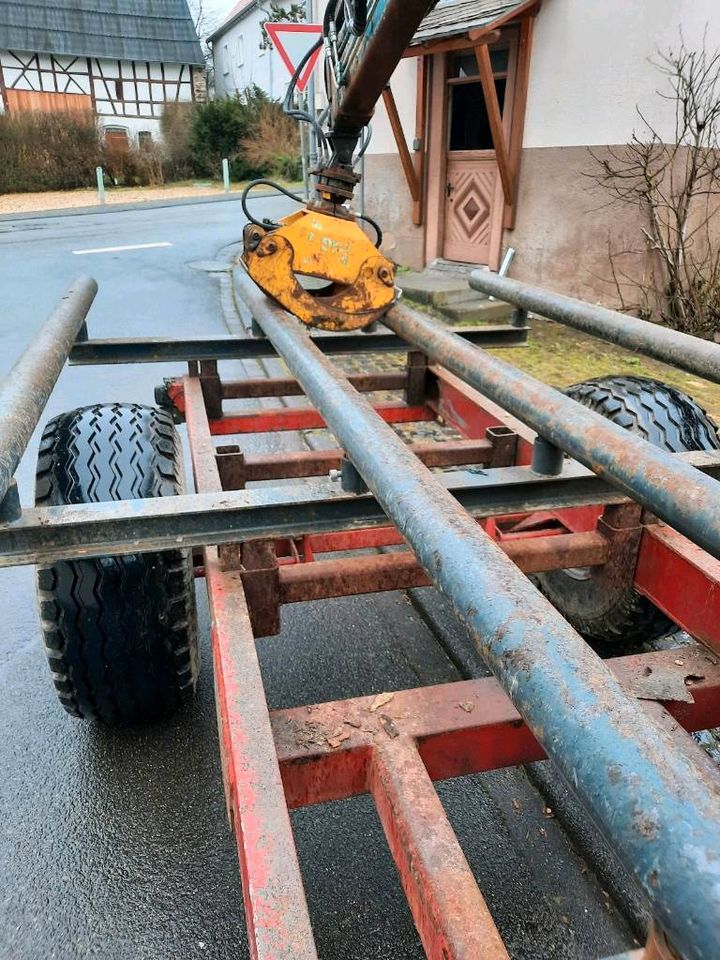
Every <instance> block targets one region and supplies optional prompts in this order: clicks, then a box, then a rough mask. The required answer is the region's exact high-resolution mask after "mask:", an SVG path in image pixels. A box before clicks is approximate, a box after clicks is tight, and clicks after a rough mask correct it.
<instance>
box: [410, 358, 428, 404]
mask: <svg viewBox="0 0 720 960" xmlns="http://www.w3.org/2000/svg"><path fill="white" fill-rule="evenodd" d="M428 363H429V361H428V356H427V354H426V353H423V352H422V350H408V355H407V383H406V386H405V403H407V405H408V406H409V407H419V406H422V404H424V403H425V400H426V399H427V388H428Z"/></svg>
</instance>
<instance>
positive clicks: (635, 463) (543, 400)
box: [384, 305, 720, 558]
mask: <svg viewBox="0 0 720 960" xmlns="http://www.w3.org/2000/svg"><path fill="white" fill-rule="evenodd" d="M384 322H385V323H386V324H387V326H388V327H390V328H391V329H392V330H394V331H395V333H397V334H399V335H400V336H401V337H403V338H404V339H405V340H406V341H407V342H408V343H411V344H412V345H413V346H415V347H417V348H418V349H420V350H422V351H424V352H425V353H427V354H428V356H430V357H431V358H432V359H433V360H435V361H436V362H437V363H440V364H442V365H443V366H444V367H446V368H447V369H448V370H451V371H452V372H453V373H455V374H457V375H458V376H459V377H461V378H462V379H463V380H464V381H465V382H466V383H469V384H471V385H472V386H473V387H476V388H477V389H478V390H480V391H481V392H482V393H483V394H485V396H487V397H490V399H491V400H494V401H495V402H496V403H498V404H500V406H501V407H503V408H504V409H505V410H507V411H509V412H510V413H512V414H513V415H514V416H516V417H517V418H518V419H519V420H522V421H523V422H524V423H526V424H528V426H530V427H532V429H533V430H536V431H537V432H538V433H539V434H540V436H542V437H544V438H545V439H546V440H549V441H550V442H551V443H553V444H555V446H557V447H560V449H561V450H565V451H566V453H569V454H570V455H571V456H572V457H575V459H576V460H579V461H580V463H583V464H585V466H586V467H589V468H590V469H591V470H593V471H594V472H595V473H596V474H597V475H598V476H600V477H602V478H603V479H606V480H608V481H609V482H610V483H612V484H614V485H615V486H617V487H618V488H619V489H620V490H623V491H624V492H625V493H627V494H629V495H630V496H631V497H632V498H633V499H634V500H637V501H638V502H639V503H642V504H643V505H644V506H645V507H647V508H648V509H649V510H652V511H653V513H655V514H657V515H658V516H659V517H660V518H661V519H663V520H665V521H667V523H669V524H670V525H671V526H673V527H675V529H676V530H679V531H680V532H681V533H684V534H685V535H686V536H688V537H689V538H690V539H691V540H693V541H694V542H695V543H697V544H699V545H700V546H702V547H704V548H705V549H706V550H707V551H708V552H709V553H711V554H712V555H713V556H715V557H718V558H720V486H718V483H717V481H716V480H713V479H711V478H710V477H706V476H704V475H702V474H700V473H699V472H698V471H697V470H696V469H695V468H694V467H692V466H690V465H689V464H687V463H681V462H680V461H679V460H678V459H677V458H675V457H673V455H672V454H671V453H667V452H666V451H665V450H661V449H660V448H659V447H654V446H652V445H651V444H649V443H648V442H647V441H646V440H643V439H642V438H641V437H638V436H635V435H634V434H631V433H629V432H628V431H627V430H625V429H623V428H622V427H620V426H618V425H617V424H615V423H611V422H610V421H609V420H606V419H605V418H604V417H602V416H601V415H600V414H599V413H595V412H594V411H593V410H589V409H588V408H587V407H584V406H583V405H582V404H580V403H578V402H577V401H575V400H571V399H570V398H569V397H566V396H565V395H564V394H562V393H560V392H559V391H558V390H554V389H553V388H552V387H548V386H547V385H546V384H544V383H541V382H540V381H539V380H536V379H535V378H534V377H531V376H529V375H528V374H526V373H523V372H522V371H521V370H518V369H517V368H516V367H513V366H511V365H510V364H509V363H505V362H504V361H503V360H498V359H497V357H493V356H491V355H490V354H489V353H486V352H485V351H484V350H478V349H475V348H474V347H468V346H467V345H466V344H465V343H463V341H462V340H460V338H459V337H456V336H455V335H454V334H453V333H451V332H450V331H449V330H448V329H447V328H446V327H443V326H441V325H440V324H438V323H437V322H436V321H434V320H432V319H431V318H429V317H427V316H424V315H423V314H420V313H418V312H417V311H415V310H411V309H410V308H409V307H406V306H403V305H399V306H397V307H394V308H393V309H392V310H391V311H390V312H389V313H388V315H387V317H386V318H385V320H384Z"/></svg>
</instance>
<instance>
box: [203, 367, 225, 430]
mask: <svg viewBox="0 0 720 960" xmlns="http://www.w3.org/2000/svg"><path fill="white" fill-rule="evenodd" d="M200 386H201V387H202V392H203V398H204V400H205V409H206V410H207V415H208V417H209V419H210V420H219V419H220V417H222V412H223V411H222V401H223V396H222V383H221V382H220V375H219V374H218V365H217V360H201V361H200Z"/></svg>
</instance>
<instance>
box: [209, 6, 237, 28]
mask: <svg viewBox="0 0 720 960" xmlns="http://www.w3.org/2000/svg"><path fill="white" fill-rule="evenodd" d="M236 2H237V0H205V7H206V9H207V11H208V15H209V16H210V17H211V18H212V22H213V25H215V26H217V24H219V23H220V22H221V21H222V20H223V18H224V17H226V16H227V15H228V13H230V10H231V9H232V8H233V7H234V6H235V4H236Z"/></svg>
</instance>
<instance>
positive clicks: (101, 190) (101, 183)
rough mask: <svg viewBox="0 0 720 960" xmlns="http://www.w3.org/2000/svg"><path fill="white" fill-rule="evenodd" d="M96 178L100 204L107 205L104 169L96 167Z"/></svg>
mask: <svg viewBox="0 0 720 960" xmlns="http://www.w3.org/2000/svg"><path fill="white" fill-rule="evenodd" d="M95 177H96V179H97V192H98V203H105V177H104V175H103V168H102V167H95Z"/></svg>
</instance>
